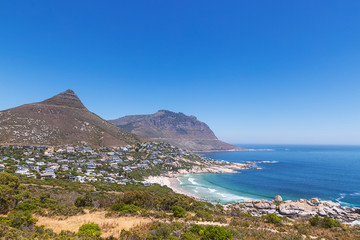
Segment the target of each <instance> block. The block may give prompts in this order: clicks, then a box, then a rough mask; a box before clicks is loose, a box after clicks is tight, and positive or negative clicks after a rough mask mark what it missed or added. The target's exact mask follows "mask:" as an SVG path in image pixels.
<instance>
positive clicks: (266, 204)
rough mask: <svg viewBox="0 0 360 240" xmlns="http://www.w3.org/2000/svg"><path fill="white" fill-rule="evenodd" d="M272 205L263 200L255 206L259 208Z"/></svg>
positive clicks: (266, 207)
mask: <svg viewBox="0 0 360 240" xmlns="http://www.w3.org/2000/svg"><path fill="white" fill-rule="evenodd" d="M270 205H271V204H270V203H269V202H268V201H261V202H258V203H256V204H255V205H254V206H255V207H256V208H258V209H269V208H270Z"/></svg>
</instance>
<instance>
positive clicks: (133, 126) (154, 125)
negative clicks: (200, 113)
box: [109, 110, 241, 152]
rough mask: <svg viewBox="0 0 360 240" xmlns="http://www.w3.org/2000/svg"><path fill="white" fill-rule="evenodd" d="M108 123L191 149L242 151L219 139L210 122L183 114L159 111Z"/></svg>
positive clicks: (201, 150)
mask: <svg viewBox="0 0 360 240" xmlns="http://www.w3.org/2000/svg"><path fill="white" fill-rule="evenodd" d="M109 122H110V123H112V124H114V125H116V126H118V127H119V128H122V129H124V130H127V131H129V132H132V133H134V134H137V135H141V136H145V137H148V138H153V139H158V140H162V141H166V142H169V143H171V144H173V145H175V146H177V147H180V148H183V149H187V150H190V151H199V152H205V151H226V150H241V148H239V147H236V146H233V145H230V144H228V143H225V142H222V141H220V140H219V139H218V138H217V137H216V136H215V134H214V133H213V131H211V129H210V128H209V126H208V125H206V124H205V123H203V122H200V121H199V120H197V118H196V117H194V116H186V115H185V114H183V113H175V112H171V111H167V110H160V111H158V112H156V113H154V114H149V115H132V116H125V117H122V118H118V119H116V120H110V121H109Z"/></svg>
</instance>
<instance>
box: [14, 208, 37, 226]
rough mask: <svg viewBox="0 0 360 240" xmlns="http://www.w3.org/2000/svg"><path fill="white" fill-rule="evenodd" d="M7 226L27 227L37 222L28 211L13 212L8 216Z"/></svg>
mask: <svg viewBox="0 0 360 240" xmlns="http://www.w3.org/2000/svg"><path fill="white" fill-rule="evenodd" d="M8 218H9V224H10V226H12V227H15V228H20V227H29V226H32V225H34V224H35V223H36V222H37V219H36V218H33V217H32V215H31V214H30V212H29V211H15V212H12V213H10V214H9V216H8Z"/></svg>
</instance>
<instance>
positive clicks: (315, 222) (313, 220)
mask: <svg viewBox="0 0 360 240" xmlns="http://www.w3.org/2000/svg"><path fill="white" fill-rule="evenodd" d="M320 221H321V218H320V217H319V216H318V215H316V216H315V217H312V218H310V219H309V223H310V225H311V226H313V227H315V226H318V225H320Z"/></svg>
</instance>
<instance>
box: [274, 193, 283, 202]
mask: <svg viewBox="0 0 360 240" xmlns="http://www.w3.org/2000/svg"><path fill="white" fill-rule="evenodd" d="M282 201H283V199H282V197H281V196H280V195H276V196H275V202H282Z"/></svg>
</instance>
